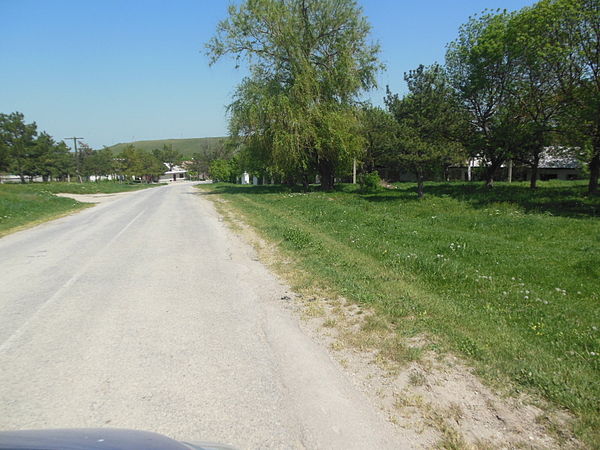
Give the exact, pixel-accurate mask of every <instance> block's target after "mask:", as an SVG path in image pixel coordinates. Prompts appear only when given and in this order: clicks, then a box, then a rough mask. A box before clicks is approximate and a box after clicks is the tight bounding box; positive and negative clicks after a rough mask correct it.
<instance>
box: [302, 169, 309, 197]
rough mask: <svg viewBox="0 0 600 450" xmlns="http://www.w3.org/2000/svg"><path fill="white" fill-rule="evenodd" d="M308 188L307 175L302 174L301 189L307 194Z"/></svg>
mask: <svg viewBox="0 0 600 450" xmlns="http://www.w3.org/2000/svg"><path fill="white" fill-rule="evenodd" d="M308 187H309V182H308V175H307V174H305V173H304V174H302V189H304V192H308Z"/></svg>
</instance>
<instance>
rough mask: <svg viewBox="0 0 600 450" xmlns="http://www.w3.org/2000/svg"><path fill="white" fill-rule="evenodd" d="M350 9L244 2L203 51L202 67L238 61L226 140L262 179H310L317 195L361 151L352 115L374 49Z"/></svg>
mask: <svg viewBox="0 0 600 450" xmlns="http://www.w3.org/2000/svg"><path fill="white" fill-rule="evenodd" d="M369 32H370V26H369V24H368V22H367V20H366V18H365V17H364V16H363V14H362V10H361V8H360V7H359V6H358V5H357V3H356V2H355V1H352V0H248V1H245V2H243V3H242V4H240V5H239V6H236V5H231V6H230V7H229V17H228V18H227V19H225V20H224V21H222V22H221V23H219V25H218V27H217V32H216V35H215V36H214V37H213V38H212V39H211V40H210V42H209V43H208V44H207V48H208V52H209V55H210V56H211V63H214V62H216V61H217V60H219V59H220V58H222V57H223V56H225V55H233V56H234V57H235V59H236V62H237V63H239V62H240V61H245V62H246V63H247V64H248V65H249V68H250V73H251V75H250V76H249V77H247V78H246V79H245V80H244V81H243V82H242V83H241V84H240V86H238V88H237V90H236V94H235V96H234V99H233V102H232V103H231V105H230V106H229V112H230V115H231V121H230V130H231V133H232V135H234V136H239V137H240V138H241V140H242V141H243V142H244V144H245V145H246V147H247V148H248V149H249V151H250V152H252V154H253V155H255V156H256V158H257V159H259V160H260V161H262V162H263V163H264V165H265V167H266V168H268V169H269V171H270V172H271V173H276V174H279V175H281V176H282V177H283V178H295V179H298V178H300V179H302V180H303V181H304V182H305V184H306V182H307V180H308V178H309V177H311V176H312V175H313V174H315V173H318V174H319V176H320V179H321V184H322V186H323V188H324V189H331V188H332V187H333V184H334V180H335V176H336V174H338V173H339V172H340V171H343V170H344V168H345V169H349V166H350V162H351V160H352V158H354V157H356V156H357V155H359V154H360V153H361V151H362V150H363V142H362V139H361V137H360V133H359V120H358V115H357V110H356V108H355V107H354V106H355V102H356V100H357V96H358V94H360V93H361V92H362V91H364V90H367V89H370V88H371V87H373V86H374V85H375V73H376V72H377V70H378V69H379V68H380V67H381V65H380V64H379V62H378V60H377V55H378V52H379V47H378V46H377V45H376V44H372V43H369V42H368V36H369Z"/></svg>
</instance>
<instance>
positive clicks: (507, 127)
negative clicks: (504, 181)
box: [446, 11, 522, 186]
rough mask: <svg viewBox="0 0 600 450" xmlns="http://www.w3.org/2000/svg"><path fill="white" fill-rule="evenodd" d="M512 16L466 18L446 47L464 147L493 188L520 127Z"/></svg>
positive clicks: (503, 13) (514, 148) (513, 149)
mask: <svg viewBox="0 0 600 450" xmlns="http://www.w3.org/2000/svg"><path fill="white" fill-rule="evenodd" d="M512 16H513V13H508V12H506V11H501V12H484V13H483V14H481V15H478V16H474V17H471V18H470V19H469V21H468V22H467V23H466V24H464V25H462V26H461V27H460V29H459V33H458V38H457V39H456V40H454V41H453V42H451V43H450V44H449V45H448V51H447V52H446V70H447V73H448V75H449V79H450V82H451V84H452V86H453V87H454V89H455V90H456V92H457V93H458V94H459V98H460V100H461V105H462V107H463V109H464V110H465V112H466V113H467V116H468V118H469V122H470V127H469V132H468V133H465V134H464V143H465V146H466V147H467V148H468V149H469V151H470V153H471V155H472V156H473V157H478V158H480V159H481V160H482V162H483V163H484V164H485V166H486V173H485V178H486V185H487V186H492V185H493V182H494V177H495V175H496V173H497V171H498V170H499V169H500V167H501V166H502V164H503V163H504V162H505V161H507V160H508V159H510V158H512V156H513V154H515V153H516V152H517V151H518V147H519V144H520V143H521V142H519V141H518V140H517V139H515V137H516V136H517V135H519V136H520V135H522V133H517V132H516V129H517V128H518V127H519V126H520V125H521V121H520V116H519V115H518V114H516V113H515V111H514V108H515V103H514V102H513V101H512V97H511V94H512V88H511V87H512V83H513V82H514V80H515V74H516V65H515V61H514V59H513V58H512V56H511V54H510V52H509V48H508V47H509V46H508V40H507V36H508V35H507V30H508V25H509V22H510V20H511V17H512Z"/></svg>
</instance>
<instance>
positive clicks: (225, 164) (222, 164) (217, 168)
mask: <svg viewBox="0 0 600 450" xmlns="http://www.w3.org/2000/svg"><path fill="white" fill-rule="evenodd" d="M209 173H210V176H211V178H212V180H213V181H225V182H227V181H231V178H232V177H235V176H236V174H235V173H233V168H232V166H231V163H230V162H229V161H228V160H226V159H215V160H214V161H212V162H211V163H210V169H209Z"/></svg>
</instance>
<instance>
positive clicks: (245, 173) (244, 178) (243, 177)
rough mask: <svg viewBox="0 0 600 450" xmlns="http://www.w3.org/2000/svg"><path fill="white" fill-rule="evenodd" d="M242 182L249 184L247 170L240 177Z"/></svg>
mask: <svg viewBox="0 0 600 450" xmlns="http://www.w3.org/2000/svg"><path fill="white" fill-rule="evenodd" d="M241 183H242V184H250V174H249V173H248V172H244V173H243V174H242V177H241Z"/></svg>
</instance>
